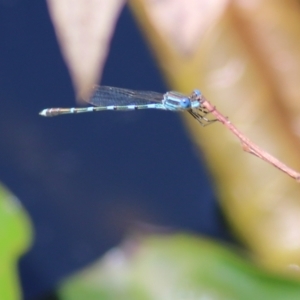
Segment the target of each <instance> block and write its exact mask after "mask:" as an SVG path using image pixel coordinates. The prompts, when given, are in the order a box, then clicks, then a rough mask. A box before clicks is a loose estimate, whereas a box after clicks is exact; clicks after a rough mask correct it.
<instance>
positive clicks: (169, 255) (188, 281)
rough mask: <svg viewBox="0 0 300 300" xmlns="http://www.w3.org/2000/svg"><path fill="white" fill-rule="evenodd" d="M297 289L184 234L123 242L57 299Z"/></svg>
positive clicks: (217, 295) (240, 294)
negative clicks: (121, 246)
mask: <svg viewBox="0 0 300 300" xmlns="http://www.w3.org/2000/svg"><path fill="white" fill-rule="evenodd" d="M299 293H300V284H299V283H296V282H293V281H288V280H286V279H282V278H280V277H276V276H274V275H270V274H267V273H265V272H263V271H261V270H259V269H258V268H256V267H254V266H253V265H251V264H250V263H248V262H245V261H244V260H243V259H242V258H241V257H238V256H236V255H234V254H233V251H230V250H228V249H225V248H222V247H221V246H218V245H216V244H214V243H212V242H209V241H206V240H200V239H199V238H195V237H191V236H187V235H175V236H153V237H150V238H147V239H144V240H142V241H127V243H125V247H123V249H122V248H120V249H114V250H111V251H110V252H109V253H108V254H107V255H106V256H104V258H103V259H102V260H101V261H99V262H98V263H97V264H94V265H93V266H91V267H90V268H88V269H86V270H85V271H83V272H80V273H79V274H78V275H76V276H74V277H72V278H70V279H69V280H67V281H66V282H65V283H64V284H63V285H62V287H61V289H60V295H61V297H62V299H64V300H68V299H70V300H71V299H72V300H76V299H86V300H93V299H106V300H108V299H123V300H125V299H131V300H133V299H139V300H141V299H148V300H151V299H153V300H154V299H155V300H160V299H161V300H168V299H170V300H174V299H211V300H215V299H218V300H219V299H220V300H221V299H230V300H234V299H237V300H240V299H243V300H247V299H249V300H253V299H264V300H267V299H272V300H275V299H278V300H279V299H280V300H281V299H289V300H292V299H295V300H296V299H299Z"/></svg>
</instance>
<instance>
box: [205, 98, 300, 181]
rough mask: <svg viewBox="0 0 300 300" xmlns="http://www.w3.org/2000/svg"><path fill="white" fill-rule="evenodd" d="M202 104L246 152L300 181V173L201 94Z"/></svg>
mask: <svg viewBox="0 0 300 300" xmlns="http://www.w3.org/2000/svg"><path fill="white" fill-rule="evenodd" d="M201 106H202V107H203V108H204V109H206V110H207V111H209V113H211V114H212V115H213V116H214V117H215V118H216V119H217V120H218V121H219V122H221V123H222V124H223V125H224V126H225V127H226V128H228V129H229V130H230V131H231V132H232V133H233V134H234V135H235V136H236V137H237V138H238V139H239V140H240V142H241V144H242V148H243V150H244V151H245V152H248V153H250V154H253V155H255V156H257V157H259V158H260V159H262V160H264V161H266V162H268V163H269V164H271V165H273V166H274V167H276V168H277V169H279V170H281V171H282V172H284V173H286V174H287V175H289V176H290V177H292V178H294V179H295V180H296V181H297V182H300V173H298V172H297V171H295V170H293V169H292V168H290V167H288V166H287V165H285V164H284V163H283V162H281V161H280V160H278V159H277V158H275V157H274V156H272V155H271V154H269V153H268V152H266V151H264V150H262V149H261V148H260V147H258V146H257V145H256V144H254V143H253V142H252V141H250V140H249V139H248V138H247V137H246V136H245V135H244V134H243V133H242V132H240V131H239V130H238V129H237V128H236V127H235V126H234V125H233V124H232V123H231V122H230V121H229V120H228V118H227V117H225V116H223V115H222V114H221V113H220V112H219V111H218V110H217V109H216V107H215V106H213V105H212V104H211V103H210V102H209V101H208V100H207V99H206V98H205V97H203V96H201Z"/></svg>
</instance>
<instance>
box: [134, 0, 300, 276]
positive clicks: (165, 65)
mask: <svg viewBox="0 0 300 300" xmlns="http://www.w3.org/2000/svg"><path fill="white" fill-rule="evenodd" d="M204 2H205V3H207V5H211V1H209V0H207V1H203V3H204ZM158 3H159V2H158ZM174 3H175V2H174ZM131 4H132V8H133V10H134V12H135V13H136V16H137V18H138V20H139V21H140V23H141V25H142V27H143V29H144V32H145V34H146V35H147V37H148V38H149V40H150V43H151V45H152V47H153V50H154V51H155V53H156V55H157V59H158V61H159V62H160V65H161V67H162V69H163V71H164V73H165V76H166V79H167V81H168V82H169V83H170V84H171V86H172V88H173V89H176V90H180V91H184V92H187V93H189V92H191V90H193V89H194V88H198V87H200V88H201V89H202V91H203V93H204V95H205V96H206V98H207V99H208V100H209V101H210V102H212V104H214V105H216V106H217V109H218V110H219V111H221V112H222V113H223V114H224V115H225V116H228V117H229V119H230V120H231V121H232V123H234V124H235V125H236V126H237V127H238V128H239V129H240V130H241V131H242V132H244V133H245V135H246V136H248V137H249V138H251V140H253V141H254V142H256V144H258V145H259V146H261V147H262V148H263V149H265V150H267V151H269V152H270V153H271V154H273V155H275V156H276V157H278V158H279V159H281V160H282V161H283V162H285V163H286V164H287V165H289V166H291V167H294V168H295V169H296V170H298V171H299V170H300V159H299V157H300V156H299V153H300V144H299V138H298V136H299V131H300V130H299V123H300V121H299V106H300V104H299V101H298V97H299V95H300V93H299V92H300V84H299V78H300V51H299V50H300V40H299V34H300V5H299V2H296V1H293V0H288V1H280V0H272V1H271V0H256V1H247V0H231V1H229V2H228V1H227V0H224V1H220V2H219V5H220V6H221V7H223V8H226V9H223V10H221V13H220V14H217V15H216V16H215V17H217V19H216V18H214V19H213V18H212V17H211V14H209V13H205V12H201V11H199V10H198V12H199V14H198V18H202V19H204V20H202V23H201V24H200V23H197V24H198V25H197V26H201V28H198V32H202V34H200V35H198V38H196V41H195V44H194V45H196V46H197V49H193V51H189V53H186V52H185V53H183V51H178V45H177V44H176V43H172V42H170V39H167V38H166V35H162V32H164V28H163V27H164V25H161V21H160V20H159V19H157V18H151V17H149V7H148V6H149V1H147V0H144V1H143V0H133V1H132V2H131ZM170 4H171V2H170ZM174 5H175V4H174ZM182 9H183V10H184V8H182ZM170 10H171V9H170ZM183 15H184V18H185V19H184V20H183V19H181V22H180V23H179V22H177V23H176V22H175V23H174V25H173V26H174V29H173V30H174V32H175V31H176V32H177V34H178V35H182V36H184V33H183V32H184V31H181V30H180V28H179V27H180V24H181V23H182V24H185V22H189V20H188V19H190V18H191V19H192V18H194V17H195V15H194V13H192V14H191V16H190V17H189V16H188V15H187V14H183ZM165 16H168V14H166V12H165ZM168 18H169V16H168ZM206 18H207V20H205V19H206ZM161 26H162V27H161ZM184 39H185V38H184V37H181V36H178V37H177V40H180V41H184ZM187 54H188V55H187ZM187 122H188V125H189V128H190V130H191V133H192V136H193V138H194V140H195V142H196V143H197V144H198V145H199V146H200V145H201V152H202V153H204V155H205V157H206V160H207V163H208V165H209V167H210V169H211V172H212V175H213V177H214V178H215V181H216V186H217V190H218V192H219V197H220V200H221V203H222V206H223V208H224V211H225V213H226V214H227V218H228V220H229V222H230V223H231V225H232V228H233V230H234V231H235V233H236V234H237V235H238V236H239V237H240V238H241V240H243V241H244V242H245V243H246V244H247V245H248V246H249V247H250V248H251V249H252V250H253V252H254V253H255V254H256V255H257V258H258V259H259V260H260V261H261V262H262V263H263V264H265V265H266V266H268V267H269V268H272V269H275V270H277V271H278V270H280V271H281V272H288V271H293V272H294V271H295V270H296V269H297V270H299V269H300V268H299V266H300V200H299V195H300V185H299V184H298V183H297V182H295V181H293V180H292V179H290V178H289V177H287V176H286V175H285V174H283V173H280V172H279V171H278V170H276V169H275V168H273V167H272V166H270V165H268V164H266V163H265V162H263V161H261V160H259V159H257V158H255V157H253V156H251V155H249V154H247V153H244V152H243V151H242V149H241V147H240V144H239V141H238V140H237V139H236V137H234V136H233V135H232V134H231V133H230V132H229V131H226V129H225V128H223V127H222V126H221V125H220V124H214V125H212V126H209V127H207V128H201V127H200V126H199V125H198V124H197V123H196V122H195V120H193V119H191V118H190V116H187ZM199 185H201V182H199ZM290 266H294V267H293V268H289V267H290Z"/></svg>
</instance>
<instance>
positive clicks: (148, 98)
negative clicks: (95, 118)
mask: <svg viewBox="0 0 300 300" xmlns="http://www.w3.org/2000/svg"><path fill="white" fill-rule="evenodd" d="M163 97H164V95H163V94H161V93H156V92H150V91H135V90H129V89H122V88H117V87H111V86H103V85H101V86H98V85H97V86H95V87H94V90H93V95H92V96H91V97H90V98H89V99H86V100H85V101H86V102H88V103H90V104H92V105H94V106H110V105H116V106H117V105H118V106H123V105H143V104H150V103H161V102H162V100H163Z"/></svg>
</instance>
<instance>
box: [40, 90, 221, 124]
mask: <svg viewBox="0 0 300 300" xmlns="http://www.w3.org/2000/svg"><path fill="white" fill-rule="evenodd" d="M85 101H86V102H87V103H89V104H92V105H94V106H91V107H76V108H75V107H73V108H46V109H44V110H42V111H41V112H40V115H41V116H45V117H53V116H58V115H63V114H74V113H84V112H95V111H102V110H123V111H126V110H127V111H128V110H136V109H150V108H152V109H162V110H170V111H187V112H189V113H190V114H191V115H192V116H193V117H194V118H195V119H196V120H197V121H198V122H199V123H200V124H201V125H202V126H206V125H208V124H210V123H212V122H214V121H215V120H209V119H207V118H206V115H207V114H208V113H209V111H208V110H207V109H205V108H204V107H203V106H202V94H201V92H200V91H199V90H194V91H193V93H192V94H191V95H190V96H185V95H183V94H181V93H178V92H175V91H170V92H167V93H165V94H160V93H156V92H150V91H134V90H129V89H122V88H117V87H110V86H95V87H94V89H93V94H92V96H91V97H90V98H89V99H88V100H85Z"/></svg>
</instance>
